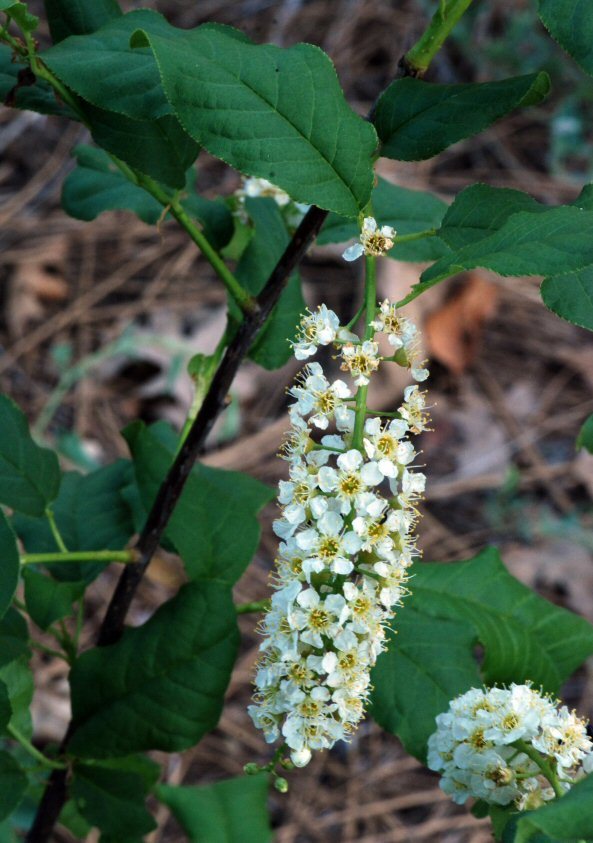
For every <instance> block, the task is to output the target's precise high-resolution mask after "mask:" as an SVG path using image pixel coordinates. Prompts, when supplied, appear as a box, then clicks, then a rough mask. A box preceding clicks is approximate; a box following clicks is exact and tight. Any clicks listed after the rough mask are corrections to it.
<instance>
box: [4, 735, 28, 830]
mask: <svg viewBox="0 0 593 843" xmlns="http://www.w3.org/2000/svg"><path fill="white" fill-rule="evenodd" d="M28 783H29V782H28V779H27V776H26V774H25V773H24V772H23V770H22V769H21V767H20V765H19V764H18V763H17V761H15V759H14V758H13V757H12V755H9V754H8V752H3V751H0V820H5V819H6V818H7V817H10V815H11V814H12V812H13V811H14V810H15V809H16V808H17V807H18V805H19V803H20V801H21V799H22V798H23V796H24V794H25V790H26V789H27V786H28Z"/></svg>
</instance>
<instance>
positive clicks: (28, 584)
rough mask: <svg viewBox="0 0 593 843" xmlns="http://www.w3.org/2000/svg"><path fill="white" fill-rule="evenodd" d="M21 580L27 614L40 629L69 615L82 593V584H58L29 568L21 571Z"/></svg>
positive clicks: (49, 577) (51, 578) (56, 581)
mask: <svg viewBox="0 0 593 843" xmlns="http://www.w3.org/2000/svg"><path fill="white" fill-rule="evenodd" d="M23 580H24V582H25V603H26V606H27V612H28V613H29V615H30V616H31V618H32V619H33V621H34V622H35V623H36V624H37V626H38V627H39V628H40V629H47V628H48V627H50V626H51V625H52V623H54V622H55V621H58V620H61V618H65V617H68V615H71V614H72V612H73V604H74V603H75V601H76V600H79V599H80V598H81V597H82V595H83V593H84V582H59V581H58V580H55V579H54V578H53V577H51V576H46V575H45V574H42V573H40V572H39V571H34V570H31V569H30V568H25V570H24V571H23Z"/></svg>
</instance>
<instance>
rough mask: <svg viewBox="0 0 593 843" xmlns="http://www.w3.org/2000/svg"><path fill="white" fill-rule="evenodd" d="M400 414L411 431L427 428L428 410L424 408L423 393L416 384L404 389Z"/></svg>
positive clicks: (418, 431)
mask: <svg viewBox="0 0 593 843" xmlns="http://www.w3.org/2000/svg"><path fill="white" fill-rule="evenodd" d="M399 412H400V415H401V416H402V418H403V419H405V420H406V421H407V422H408V425H409V428H410V430H411V431H412V433H421V432H422V431H423V430H428V422H429V417H428V412H427V410H426V401H425V393H424V392H422V391H421V390H420V389H418V387H417V386H416V384H413V385H412V386H407V387H406V388H405V389H404V403H403V404H402V406H401V407H400V411H399Z"/></svg>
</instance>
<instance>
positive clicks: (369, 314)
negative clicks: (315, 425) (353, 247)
mask: <svg viewBox="0 0 593 843" xmlns="http://www.w3.org/2000/svg"><path fill="white" fill-rule="evenodd" d="M376 307H377V258H375V257H374V256H373V255H366V256H365V287H364V318H365V330H364V339H365V340H370V339H372V338H373V336H374V329H373V328H372V327H371V324H370V323H371V322H372V320H373V317H374V316H375V310H376ZM368 391H369V387H368V384H366V385H365V386H359V387H358V390H357V392H356V410H355V417H354V433H353V434H352V447H353V448H358V450H359V451H360V450H361V449H362V436H363V431H364V419H365V415H366V407H367V394H368Z"/></svg>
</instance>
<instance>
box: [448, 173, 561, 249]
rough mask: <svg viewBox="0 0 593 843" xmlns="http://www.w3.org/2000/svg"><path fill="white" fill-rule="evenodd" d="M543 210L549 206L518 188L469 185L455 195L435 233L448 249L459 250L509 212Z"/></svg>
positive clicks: (499, 223) (500, 223)
mask: <svg viewBox="0 0 593 843" xmlns="http://www.w3.org/2000/svg"><path fill="white" fill-rule="evenodd" d="M546 210H549V207H547V206H546V205H542V204H541V203H539V202H537V201H536V200H535V199H534V198H533V197H532V196H529V194H527V193H522V192H521V191H520V190H510V189H508V188H505V187H490V185H488V184H472V185H470V187H466V188H465V190H462V191H461V193H458V194H457V196H456V197H455V200H454V201H453V203H452V204H451V205H450V206H449V208H448V210H447V213H446V214H445V216H444V217H443V221H442V223H441V227H440V229H439V232H438V234H439V237H440V238H441V240H443V241H444V242H445V243H446V244H447V246H448V247H449V248H450V249H454V250H456V249H462V248H463V247H464V246H468V245H469V244H470V243H476V242H477V241H478V240H483V239H484V237H488V235H489V234H492V233H493V232H495V231H498V229H499V228H501V227H502V226H503V225H504V223H505V222H506V221H507V220H508V218H509V217H510V216H512V214H516V213H519V212H520V211H528V212H531V213H536V214H537V213H541V212H543V211H546Z"/></svg>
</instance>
